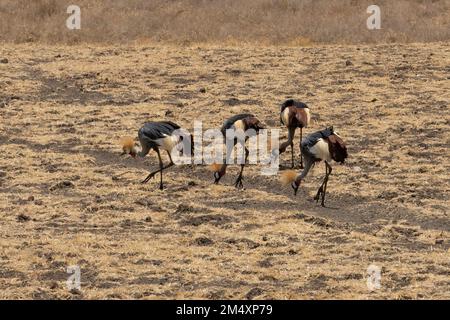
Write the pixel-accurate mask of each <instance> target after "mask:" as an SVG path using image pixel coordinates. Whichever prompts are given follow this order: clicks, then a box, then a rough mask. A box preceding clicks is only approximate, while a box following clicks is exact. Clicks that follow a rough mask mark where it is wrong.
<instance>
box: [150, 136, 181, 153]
mask: <svg viewBox="0 0 450 320" xmlns="http://www.w3.org/2000/svg"><path fill="white" fill-rule="evenodd" d="M155 142H156V143H157V144H158V145H159V146H160V147H161V149H164V150H166V151H169V152H172V149H173V148H174V147H175V146H176V145H177V144H178V137H176V136H165V137H164V138H160V139H157V140H155Z"/></svg>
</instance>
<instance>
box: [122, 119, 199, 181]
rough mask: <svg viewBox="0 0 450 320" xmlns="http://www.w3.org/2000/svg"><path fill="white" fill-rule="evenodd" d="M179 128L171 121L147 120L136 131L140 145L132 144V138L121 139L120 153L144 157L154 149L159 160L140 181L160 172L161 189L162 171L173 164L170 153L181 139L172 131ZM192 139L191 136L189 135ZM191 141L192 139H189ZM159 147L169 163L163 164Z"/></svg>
mask: <svg viewBox="0 0 450 320" xmlns="http://www.w3.org/2000/svg"><path fill="white" fill-rule="evenodd" d="M178 129H180V126H179V125H177V124H176V123H173V122H171V121H157V122H147V123H145V124H144V125H143V126H142V128H140V129H139V131H138V138H139V142H140V145H141V146H140V147H139V146H136V145H135V144H134V140H133V138H129V137H128V138H124V139H122V149H123V152H122V155H124V154H129V155H131V156H132V157H133V158H135V157H136V156H138V157H142V158H143V157H145V156H146V155H147V154H148V153H149V152H150V150H155V151H156V154H157V155H158V160H159V170H156V171H153V172H151V173H150V174H149V175H148V176H147V177H146V178H145V179H144V180H143V181H142V183H147V182H148V181H149V180H150V179H152V178H153V177H154V176H155V175H156V174H157V173H160V184H159V189H161V190H163V189H164V185H163V171H164V170H165V169H168V168H170V167H171V166H173V165H174V162H173V161H172V156H171V155H170V153H171V152H172V149H173V148H175V147H176V146H177V145H178V143H179V142H180V141H181V140H182V136H181V137H180V136H179V135H175V134H174V131H175V130H178ZM191 139H192V136H191ZM191 142H192V140H191ZM160 149H162V150H165V151H166V152H167V155H168V156H169V160H170V163H169V164H167V165H166V166H164V164H163V161H162V159H161V153H160Z"/></svg>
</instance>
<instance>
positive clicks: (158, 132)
mask: <svg viewBox="0 0 450 320" xmlns="http://www.w3.org/2000/svg"><path fill="white" fill-rule="evenodd" d="M178 129H180V126H178V125H177V124H176V123H173V122H171V121H157V122H147V123H145V124H144V125H143V126H142V128H140V129H139V131H138V138H139V142H140V143H141V146H142V151H141V153H140V156H145V155H146V154H148V153H149V151H150V150H152V149H156V148H161V149H164V150H166V151H168V152H171V151H172V150H167V149H168V147H170V146H171V145H172V143H164V142H165V139H167V140H171V139H172V138H173V137H172V134H173V132H174V131H175V130H178Z"/></svg>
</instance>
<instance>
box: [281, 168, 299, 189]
mask: <svg viewBox="0 0 450 320" xmlns="http://www.w3.org/2000/svg"><path fill="white" fill-rule="evenodd" d="M297 176H298V173H297V172H296V171H294V170H286V171H283V172H282V173H281V176H280V182H281V184H283V185H285V186H288V185H290V184H292V182H294V181H295V179H297Z"/></svg>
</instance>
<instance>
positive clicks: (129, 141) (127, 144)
mask: <svg viewBox="0 0 450 320" xmlns="http://www.w3.org/2000/svg"><path fill="white" fill-rule="evenodd" d="M119 144H120V145H121V146H122V148H123V149H124V150H131V149H132V148H133V147H134V139H133V138H132V137H122V138H121V139H120V141H119Z"/></svg>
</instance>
